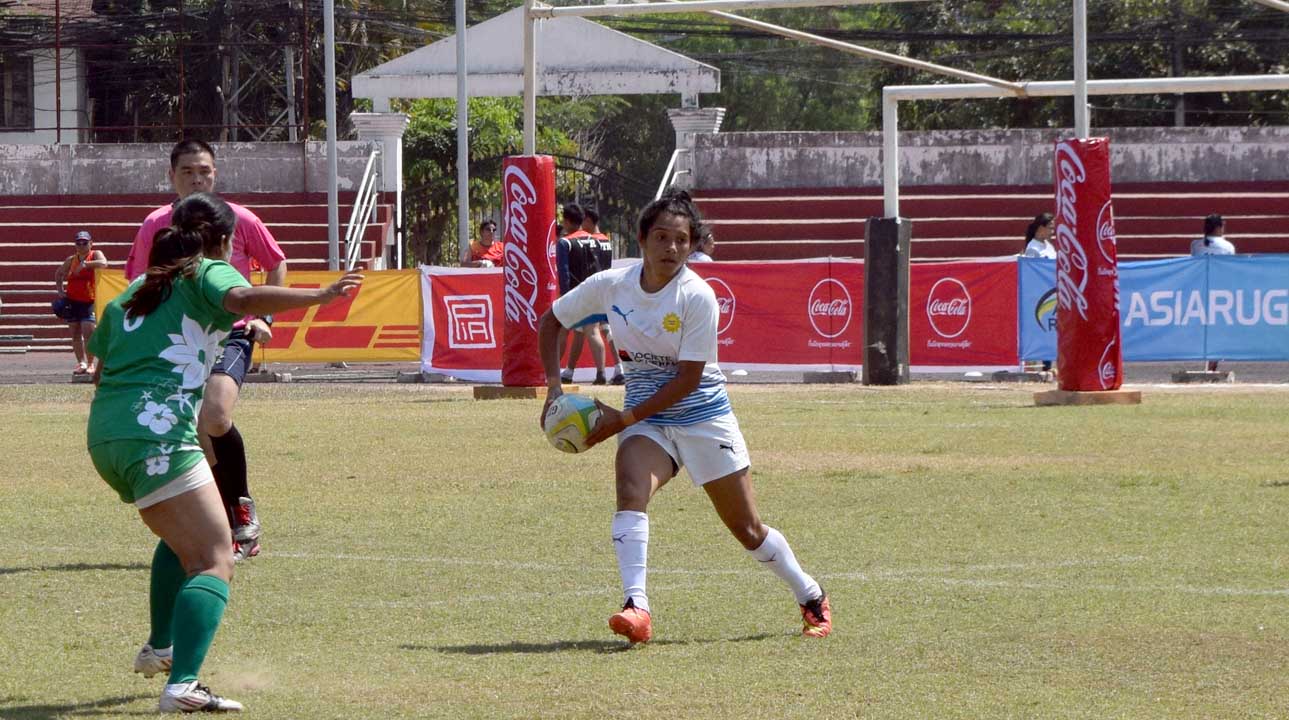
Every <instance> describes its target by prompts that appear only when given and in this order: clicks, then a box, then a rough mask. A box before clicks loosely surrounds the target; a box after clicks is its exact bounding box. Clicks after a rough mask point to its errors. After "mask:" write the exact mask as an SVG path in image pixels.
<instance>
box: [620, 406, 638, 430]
mask: <svg viewBox="0 0 1289 720" xmlns="http://www.w3.org/2000/svg"><path fill="white" fill-rule="evenodd" d="M637 422H639V421H638V420H636V410H635V408H628V409H627V410H626V412H624V413H622V426H623V427H631V426H632V425H635V424H636V423H637Z"/></svg>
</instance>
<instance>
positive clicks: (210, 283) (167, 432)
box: [88, 259, 250, 447]
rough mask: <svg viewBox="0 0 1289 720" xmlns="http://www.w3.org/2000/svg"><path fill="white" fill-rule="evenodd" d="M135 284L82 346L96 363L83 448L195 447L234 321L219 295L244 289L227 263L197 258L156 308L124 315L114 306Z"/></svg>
mask: <svg viewBox="0 0 1289 720" xmlns="http://www.w3.org/2000/svg"><path fill="white" fill-rule="evenodd" d="M141 284H142V280H139V281H136V282H134V283H131V285H130V286H129V287H128V288H126V290H125V292H123V293H121V294H120V295H119V296H118V297H116V298H114V299H113V300H112V301H111V302H109V303H108V304H107V307H105V308H104V309H103V317H101V318H100V319H99V323H98V327H97V328H96V329H95V331H94V335H93V336H92V337H91V338H90V341H89V345H88V349H89V351H90V352H91V353H93V354H94V355H95V356H97V357H98V358H99V362H100V363H102V366H103V373H102V377H101V378H100V380H99V386H98V391H97V392H96V393H95V394H94V402H93V403H92V404H91V405H90V418H89V446H90V447H93V446H95V445H97V444H99V443H103V442H108V441H110V440H127V439H128V440H153V441H156V442H158V443H167V444H169V443H175V444H181V445H196V444H197V411H198V409H199V408H200V407H201V395H202V390H203V389H204V387H205V385H206V377H207V376H208V375H209V374H210V368H211V366H212V365H214V363H215V359H216V358H217V357H218V356H219V353H220V346H221V345H222V343H223V341H224V338H226V337H228V331H229V330H231V329H232V327H233V323H234V322H236V321H237V320H238V319H240V318H241V316H240V315H238V314H237V313H232V312H229V311H227V310H225V309H224V295H226V294H227V293H228V291H229V290H232V289H233V288H236V287H250V283H248V282H247V281H246V279H245V278H243V277H242V274H241V273H239V272H237V270H236V269H234V268H233V266H231V265H229V264H228V263H226V262H223V261H220V260H209V259H203V260H202V261H201V265H200V266H199V267H198V268H197V272H196V274H195V275H194V276H193V277H190V278H189V277H179V278H176V279H175V281H174V284H173V285H172V286H171V292H170V297H168V298H166V300H165V301H164V302H162V303H161V305H159V306H158V307H157V309H156V310H153V311H152V312H151V313H149V314H147V315H145V316H143V317H133V316H130V315H127V314H126V312H125V309H124V308H122V307H121V305H122V303H124V302H125V301H126V300H128V299H129V298H131V297H133V296H134V292H135V291H136V290H137V289H138V288H139V287H140V285H141Z"/></svg>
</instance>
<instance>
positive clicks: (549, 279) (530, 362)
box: [501, 155, 558, 387]
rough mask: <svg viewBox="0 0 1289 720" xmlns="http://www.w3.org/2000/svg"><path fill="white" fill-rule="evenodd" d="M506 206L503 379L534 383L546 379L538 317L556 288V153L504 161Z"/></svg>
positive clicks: (512, 383)
mask: <svg viewBox="0 0 1289 720" xmlns="http://www.w3.org/2000/svg"><path fill="white" fill-rule="evenodd" d="M501 167H502V170H501V189H502V203H503V204H504V206H505V210H504V214H505V216H504V218H503V220H504V222H503V235H502V238H503V240H504V241H505V243H506V246H505V253H504V255H503V257H504V258H505V263H504V268H503V269H504V272H505V307H506V322H505V325H504V326H503V327H504V329H503V331H502V337H503V339H504V340H503V345H502V349H501V382H502V384H503V385H508V386H519V387H535V386H541V385H545V384H546V372H545V371H544V370H543V369H542V360H541V357H539V355H538V350H537V320H538V319H539V318H540V317H541V316H542V313H544V312H546V310H547V309H548V308H550V306H551V303H552V302H554V300H555V295H556V290H557V289H558V285H557V281H556V276H555V267H554V257H555V241H556V238H555V158H552V157H550V156H548V155H517V156H512V157H508V158H506V159H505V160H504V161H503V162H502V165H501Z"/></svg>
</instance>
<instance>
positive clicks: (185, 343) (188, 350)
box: [161, 315, 228, 390]
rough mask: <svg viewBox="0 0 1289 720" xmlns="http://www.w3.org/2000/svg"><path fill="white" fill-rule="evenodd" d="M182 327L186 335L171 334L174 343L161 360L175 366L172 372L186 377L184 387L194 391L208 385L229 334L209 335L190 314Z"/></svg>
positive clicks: (184, 318)
mask: <svg viewBox="0 0 1289 720" xmlns="http://www.w3.org/2000/svg"><path fill="white" fill-rule="evenodd" d="M182 328H183V334H182V335H176V334H174V333H169V337H170V342H171V343H173V344H172V345H171V346H170V347H168V348H166V349H165V350H162V351H161V358H162V359H163V360H166V361H167V362H170V363H172V364H173V365H174V366H175V367H174V370H172V371H171V372H176V373H179V375H181V376H182V377H183V382H181V383H180V387H182V388H184V389H185V390H191V389H193V388H199V387H201V386H202V385H204V384H205V383H206V377H207V376H208V375H209V374H210V368H211V367H212V366H213V365H214V364H215V357H216V356H218V355H219V343H220V341H222V340H223V339H224V337H225V336H226V335H228V333H226V332H224V331H222V330H216V329H212V330H210V331H209V332H207V331H206V329H205V328H203V327H202V326H201V324H200V323H198V322H197V321H196V320H193V319H192V318H190V317H188V316H187V315H184V316H183V323H182Z"/></svg>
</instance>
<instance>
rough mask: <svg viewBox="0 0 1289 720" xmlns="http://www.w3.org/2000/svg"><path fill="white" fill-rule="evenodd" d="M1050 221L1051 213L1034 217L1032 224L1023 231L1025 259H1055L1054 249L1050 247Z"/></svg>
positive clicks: (1051, 218)
mask: <svg viewBox="0 0 1289 720" xmlns="http://www.w3.org/2000/svg"><path fill="white" fill-rule="evenodd" d="M1052 220H1053V217H1052V213H1046V212H1045V213H1042V214H1041V215H1036V216H1035V217H1034V222H1032V223H1030V224H1029V228H1027V229H1026V230H1025V252H1024V253H1023V254H1024V255H1025V257H1028V258H1047V259H1049V260H1055V259H1056V248H1055V247H1053V246H1052Z"/></svg>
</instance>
